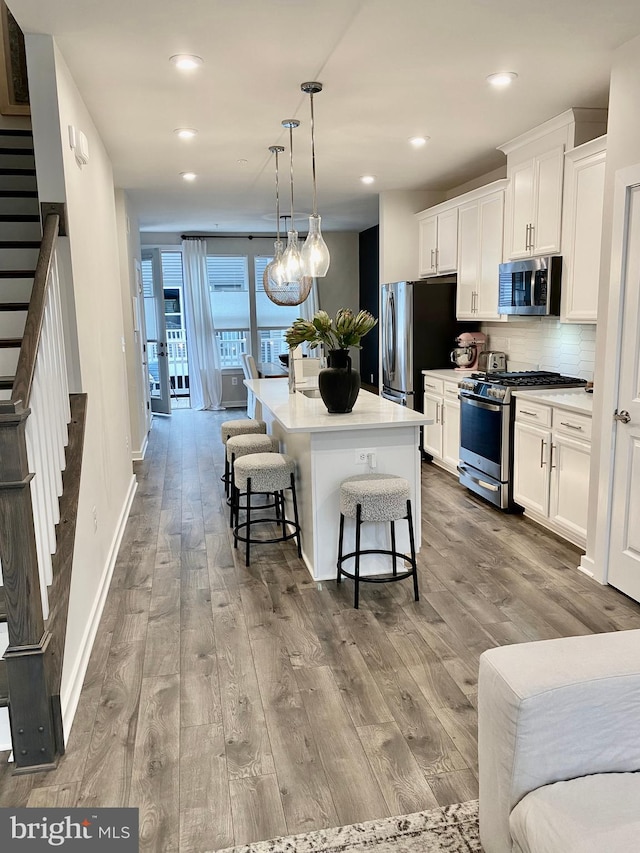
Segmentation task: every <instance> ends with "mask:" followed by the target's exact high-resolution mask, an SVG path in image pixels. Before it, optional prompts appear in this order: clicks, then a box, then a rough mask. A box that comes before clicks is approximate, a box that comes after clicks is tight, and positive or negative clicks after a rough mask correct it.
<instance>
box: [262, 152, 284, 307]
mask: <svg viewBox="0 0 640 853" xmlns="http://www.w3.org/2000/svg"><path fill="white" fill-rule="evenodd" d="M269 151H271V153H272V154H275V155H276V241H275V243H274V244H273V250H274V251H273V260H272V261H270V263H268V264H267V265H266V267H265V268H264V272H263V274H262V285H263V287H264V292H265V293H266V294H267V296H268V297H269V299H271V300H272V301H273V302H275V303H276V304H278V302H277V299H276V298H274V295H275V294H277V293H278V292H279V291H282V288H283V287H284V268H283V266H282V250H283V245H282V240H281V239H280V186H279V169H278V155H280V154H282V152H283V151H284V146H283V145H270V146H269Z"/></svg>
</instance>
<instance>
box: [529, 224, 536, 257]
mask: <svg viewBox="0 0 640 853" xmlns="http://www.w3.org/2000/svg"><path fill="white" fill-rule="evenodd" d="M535 230H536V229H535V225H530V226H529V248H530V249H531V251H532V252H533V235H534V233H535Z"/></svg>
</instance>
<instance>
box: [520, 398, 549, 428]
mask: <svg viewBox="0 0 640 853" xmlns="http://www.w3.org/2000/svg"><path fill="white" fill-rule="evenodd" d="M516 420H517V421H519V422H520V423H528V424H538V425H539V426H548V427H550V426H551V407H550V406H541V405H540V404H539V403H532V402H531V400H518V399H517V398H516Z"/></svg>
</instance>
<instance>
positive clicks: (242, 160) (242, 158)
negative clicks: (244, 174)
mask: <svg viewBox="0 0 640 853" xmlns="http://www.w3.org/2000/svg"><path fill="white" fill-rule="evenodd" d="M248 162H249V161H248V160H245V159H244V157H241V158H240V159H239V160H238V165H239V166H246V165H247V163H248Z"/></svg>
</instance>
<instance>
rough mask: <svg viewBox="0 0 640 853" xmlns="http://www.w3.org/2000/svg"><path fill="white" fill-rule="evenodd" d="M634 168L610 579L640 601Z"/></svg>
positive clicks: (627, 205)
mask: <svg viewBox="0 0 640 853" xmlns="http://www.w3.org/2000/svg"><path fill="white" fill-rule="evenodd" d="M634 172H635V174H636V175H637V182H636V183H635V184H630V183H627V185H626V187H625V190H626V192H625V193H624V196H625V197H622V196H623V194H622V193H618V194H616V210H614V217H615V216H616V215H617V214H619V209H620V207H621V206H623V205H624V210H625V211H626V215H625V222H624V226H623V227H622V228H621V229H620V231H621V232H622V233H619V232H618V231H617V229H615V227H614V244H613V247H612V249H613V252H614V253H615V251H616V249H617V248H618V249H619V246H617V243H619V242H622V246H623V249H622V264H621V268H622V272H621V291H622V305H621V307H622V335H621V340H620V380H619V384H618V405H617V411H618V414H619V416H622V417H623V419H624V420H617V421H616V420H612V429H613V430H615V457H614V465H613V493H612V503H611V537H610V541H609V572H608V581H609V583H610V584H612V585H613V586H615V587H617V588H618V589H620V590H622V592H624V593H626V594H627V595H630V596H631V597H632V598H634V599H635V600H636V601H640V285H639V282H640V169H635V170H634ZM612 286H615V281H614V280H613V279H612ZM624 413H628V414H624ZM611 414H612V415H613V412H612V413H611Z"/></svg>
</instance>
